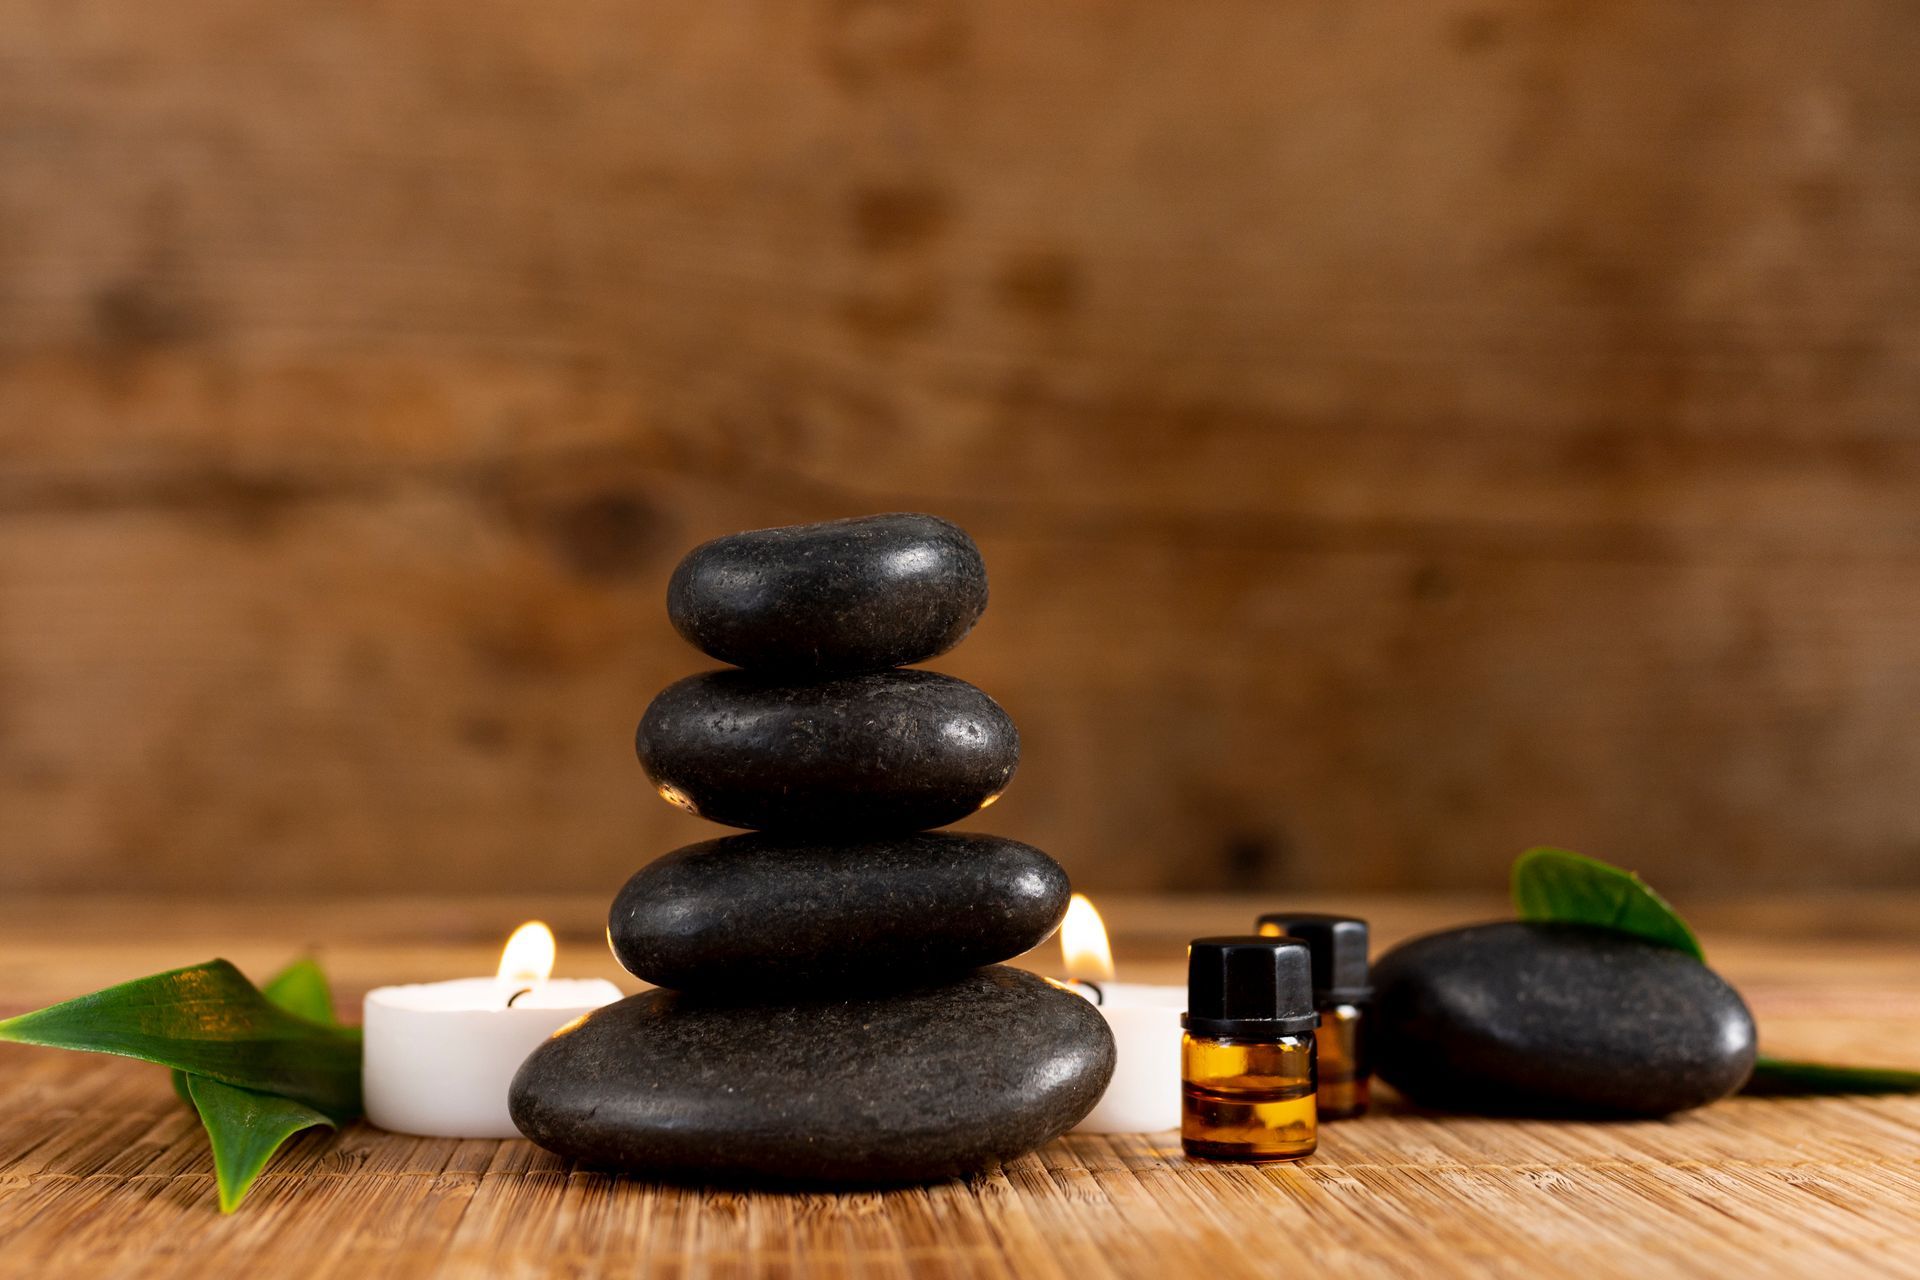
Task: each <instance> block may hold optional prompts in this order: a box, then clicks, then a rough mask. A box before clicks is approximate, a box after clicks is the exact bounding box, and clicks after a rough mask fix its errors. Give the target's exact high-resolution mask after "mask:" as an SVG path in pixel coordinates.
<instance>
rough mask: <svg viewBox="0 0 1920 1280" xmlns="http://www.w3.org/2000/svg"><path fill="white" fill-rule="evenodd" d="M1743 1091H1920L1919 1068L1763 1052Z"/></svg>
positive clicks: (1774, 1093)
mask: <svg viewBox="0 0 1920 1280" xmlns="http://www.w3.org/2000/svg"><path fill="white" fill-rule="evenodd" d="M1741 1092H1742V1093H1758V1094H1767V1095H1771V1096H1773V1097H1793V1096H1804V1095H1811V1094H1822V1093H1920V1071H1902V1070H1900V1069H1898V1068H1895V1067H1835V1066H1829V1065H1828V1064H1826V1063H1823V1062H1800V1061H1796V1060H1794V1059H1791V1058H1771V1057H1768V1056H1767V1055H1766V1054H1764V1053H1763V1054H1761V1055H1760V1057H1759V1058H1758V1059H1756V1060H1755V1062H1754V1064H1753V1075H1752V1077H1751V1078H1750V1079H1748V1081H1747V1084H1746V1087H1745V1088H1744V1089H1742V1090H1741Z"/></svg>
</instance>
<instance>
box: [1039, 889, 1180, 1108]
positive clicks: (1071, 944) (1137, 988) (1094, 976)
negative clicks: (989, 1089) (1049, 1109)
mask: <svg viewBox="0 0 1920 1280" xmlns="http://www.w3.org/2000/svg"><path fill="white" fill-rule="evenodd" d="M1060 947H1061V950H1062V951H1063V952H1064V953H1065V955H1066V962H1067V972H1068V973H1069V974H1071V975H1073V977H1072V978H1070V979H1069V983H1070V985H1071V986H1072V987H1073V989H1074V990H1075V991H1077V992H1079V993H1080V994H1081V995H1083V996H1085V997H1086V998H1087V999H1088V1000H1091V1001H1092V1002H1093V1003H1094V1004H1096V1005H1098V1006H1099V1008H1100V1014H1101V1016H1102V1017H1104V1018H1105V1019H1106V1020H1107V1027H1108V1029H1110V1030H1111V1031H1112V1032H1113V1042H1114V1048H1115V1050H1116V1054H1115V1058H1114V1065H1113V1080H1112V1081H1111V1082H1110V1083H1109V1084H1108V1085H1107V1091H1106V1093H1105V1094H1104V1095H1102V1096H1101V1098H1100V1101H1099V1102H1098V1103H1096V1104H1095V1105H1094V1108H1093V1110H1092V1111H1090V1112H1088V1113H1087V1117H1086V1119H1084V1120H1082V1121H1081V1122H1080V1123H1079V1124H1078V1125H1076V1126H1074V1130H1073V1131H1074V1132H1075V1133H1161V1132H1164V1131H1165V1130H1168V1129H1178V1128H1179V1127H1180V1036H1181V1031H1180V1015H1181V1014H1182V1013H1184V1012H1185V1011H1186V1007H1187V989H1186V988H1185V987H1176V986H1155V985H1150V984H1147V983H1141V982H1113V981H1110V979H1111V978H1112V977H1113V952H1112V951H1111V950H1110V949H1109V947H1108V945H1107V929H1106V926H1105V925H1104V924H1102V923H1101V921H1100V913H1099V912H1097V911H1095V910H1094V909H1093V904H1092V903H1091V902H1088V901H1087V900H1086V899H1085V898H1083V897H1081V896H1080V895H1079V894H1077V893H1076V894H1074V895H1073V900H1072V903H1071V905H1069V906H1068V907H1067V918H1066V921H1065V922H1064V923H1063V924H1062V925H1061V926H1060Z"/></svg>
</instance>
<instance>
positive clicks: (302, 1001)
mask: <svg viewBox="0 0 1920 1280" xmlns="http://www.w3.org/2000/svg"><path fill="white" fill-rule="evenodd" d="M260 994H261V995H263V996H265V997H266V998H267V999H268V1000H270V1001H272V1002H273V1003H274V1004H277V1005H279V1006H280V1007H281V1008H282V1009H285V1010H286V1011H287V1012H288V1013H291V1014H293V1015H294V1016H295V1017H297V1018H305V1019H307V1021H309V1022H318V1023H320V1024H322V1025H323V1026H329V1027H337V1026H339V1025H340V1019H339V1018H338V1017H337V1016H335V1014H334V1011H333V994H332V993H331V992H330V991H329V990H328V989H327V975H326V974H324V973H322V972H321V971H320V964H319V962H318V961H316V960H315V959H314V958H313V957H312V956H301V957H300V958H299V959H298V960H295V961H294V962H293V963H292V964H290V965H288V966H287V967H286V968H284V969H282V970H281V971H280V972H278V973H276V974H274V975H273V976H272V977H271V978H268V979H267V984H266V985H265V986H264V987H261V988H260ZM170 1074H171V1075H172V1078H173V1091H174V1092H175V1093H177V1094H179V1095H180V1101H182V1102H184V1103H186V1104H187V1105H188V1106H193V1105H194V1102H193V1094H192V1093H190V1092H189V1091H188V1089H187V1073H186V1072H184V1071H181V1070H179V1069H178V1068H175V1069H174V1070H173V1071H172V1072H171V1073H170Z"/></svg>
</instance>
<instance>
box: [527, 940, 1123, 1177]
mask: <svg viewBox="0 0 1920 1280" xmlns="http://www.w3.org/2000/svg"><path fill="white" fill-rule="evenodd" d="M1113 1061H1114V1045H1113V1036H1112V1034H1111V1033H1110V1032H1109V1031H1108V1030H1107V1025H1106V1022H1105V1020H1104V1019H1103V1018H1101V1016H1100V1014H1099V1012H1098V1011H1097V1010H1096V1009H1095V1008H1094V1007H1093V1006H1092V1005H1091V1004H1089V1003H1088V1002H1087V1001H1085V1000H1083V999H1081V998H1080V997H1079V996H1077V995H1074V994H1073V993H1072V992H1069V991H1063V990H1061V989H1060V988H1058V987H1056V986H1054V985H1052V984H1051V983H1049V982H1047V981H1046V980H1045V979H1043V978H1039V977H1036V976H1035V975H1033V974H1030V973H1026V972H1024V971H1022V970H1018V969H1009V968H1005V967H1003V966H994V967H992V968H987V969H980V970H977V971H975V972H973V973H970V974H968V975H966V976H965V977H964V978H961V979H959V980H958V981H955V982H950V983H945V984H942V985H940V986H937V987H928V988H923V989H920V990H917V991H909V992H902V993H898V994H893V995H885V996H871V997H862V998H858V999H846V1000H815V1001H806V1002H800V1003H792V1004H778V1005H775V1004H765V1003H747V1002H742V1001H737V1000H732V1001H730V1000H723V999H718V998H715V997H703V996H694V995H690V994H687V993H685V992H674V991H650V992H647V993H645V994H643V995H638V996H631V997H629V998H628V999H625V1000H622V1001H619V1002H618V1003H616V1004H611V1005H608V1006H606V1007H605V1008H603V1009H600V1010H597V1011H596V1012H594V1013H592V1014H590V1015H588V1016H587V1017H586V1018H584V1019H582V1020H581V1021H580V1022H578V1023H575V1024H574V1025H573V1026H572V1027H571V1028H569V1029H567V1030H564V1031H562V1032H561V1033H560V1034H558V1035H556V1036H555V1037H554V1038H553V1039H551V1040H549V1041H547V1042H546V1043H545V1044H543V1045H542V1046H540V1048H539V1049H537V1050H535V1051H534V1053H533V1056H532V1057H530V1058H528V1059H527V1061H526V1063H525V1064H524V1065H523V1066H522V1067H521V1068H520V1072H519V1074H518V1075H517V1076H515V1077H514V1081H513V1089H512V1094H511V1105H512V1112H513V1122H514V1123H515V1124H516V1125H518V1126H519V1127H520V1131H521V1132H522V1133H524V1134H526V1135H527V1136H528V1137H529V1138H531V1139H533V1140H534V1141H535V1142H537V1143H539V1144H540V1145H541V1146H543V1147H545V1148H547V1149H548V1150H549V1151H553V1152H555V1153H557V1154H559V1155H562V1156H566V1157H569V1158H571V1159H574V1160H578V1161H580V1162H581V1163H583V1164H587V1165H590V1166H593V1167H597V1168H608V1169H617V1170H622V1171H625V1172H631V1173H644V1174H653V1175H657V1176H662V1177H669V1178H699V1179H707V1180H715V1181H767V1182H778V1183H790V1184H814V1185H842V1186H859V1185H884V1184H888V1183H902V1182H927V1181H932V1180H935V1179H939V1178H948V1177H955V1176H958V1175H961V1174H966V1173H970V1172H973V1171H975V1170H978V1169H981V1168H984V1167H986V1166H989V1165H991V1164H993V1163H994V1162H995V1161H999V1160H1007V1159H1011V1158H1012V1157H1014V1156H1017V1155H1020V1154H1022V1153H1024V1152H1027V1151H1031V1150H1033V1149H1034V1148H1035V1147H1038V1146H1041V1145H1042V1144H1044V1143H1046V1142H1048V1141H1050V1140H1051V1139H1053V1138H1055V1137H1057V1136H1059V1135H1060V1134H1062V1133H1064V1132H1066V1131H1067V1130H1068V1129H1070V1128H1072V1127H1073V1126H1074V1125H1075V1124H1076V1123H1078V1122H1079V1121H1080V1119H1081V1118H1082V1117H1084V1116H1085V1115H1086V1114H1087V1112H1088V1111H1090V1110H1092V1108H1093V1105H1094V1103H1095V1102H1097V1101H1099V1099H1100V1095H1101V1094H1102V1093H1103V1092H1104V1091H1105V1090H1106V1087H1107V1081H1108V1079H1109V1078H1110V1077H1111V1076H1112V1074H1113Z"/></svg>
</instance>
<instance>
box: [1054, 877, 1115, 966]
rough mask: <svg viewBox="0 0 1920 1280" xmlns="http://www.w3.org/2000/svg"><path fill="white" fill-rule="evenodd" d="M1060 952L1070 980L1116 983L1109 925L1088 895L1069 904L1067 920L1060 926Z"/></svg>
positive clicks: (1079, 897) (1082, 895) (1080, 895)
mask: <svg viewBox="0 0 1920 1280" xmlns="http://www.w3.org/2000/svg"><path fill="white" fill-rule="evenodd" d="M1060 953H1061V955H1062V956H1063V957H1065V959H1066V962H1067V976H1068V977H1069V978H1079V979H1081V980H1082V981H1085V982H1111V981H1113V949H1112V948H1111V947H1109V946H1108V945H1107V926H1106V925H1105V924H1104V923H1102V922H1101V920H1100V913H1099V912H1098V911H1095V910H1094V909H1093V904H1092V903H1091V902H1088V901H1087V898H1086V895H1085V894H1080V893H1076V894H1074V895H1073V897H1072V899H1071V900H1070V901H1069V902H1068V903H1067V918H1066V920H1064V921H1063V922H1062V923H1061V925H1060Z"/></svg>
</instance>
